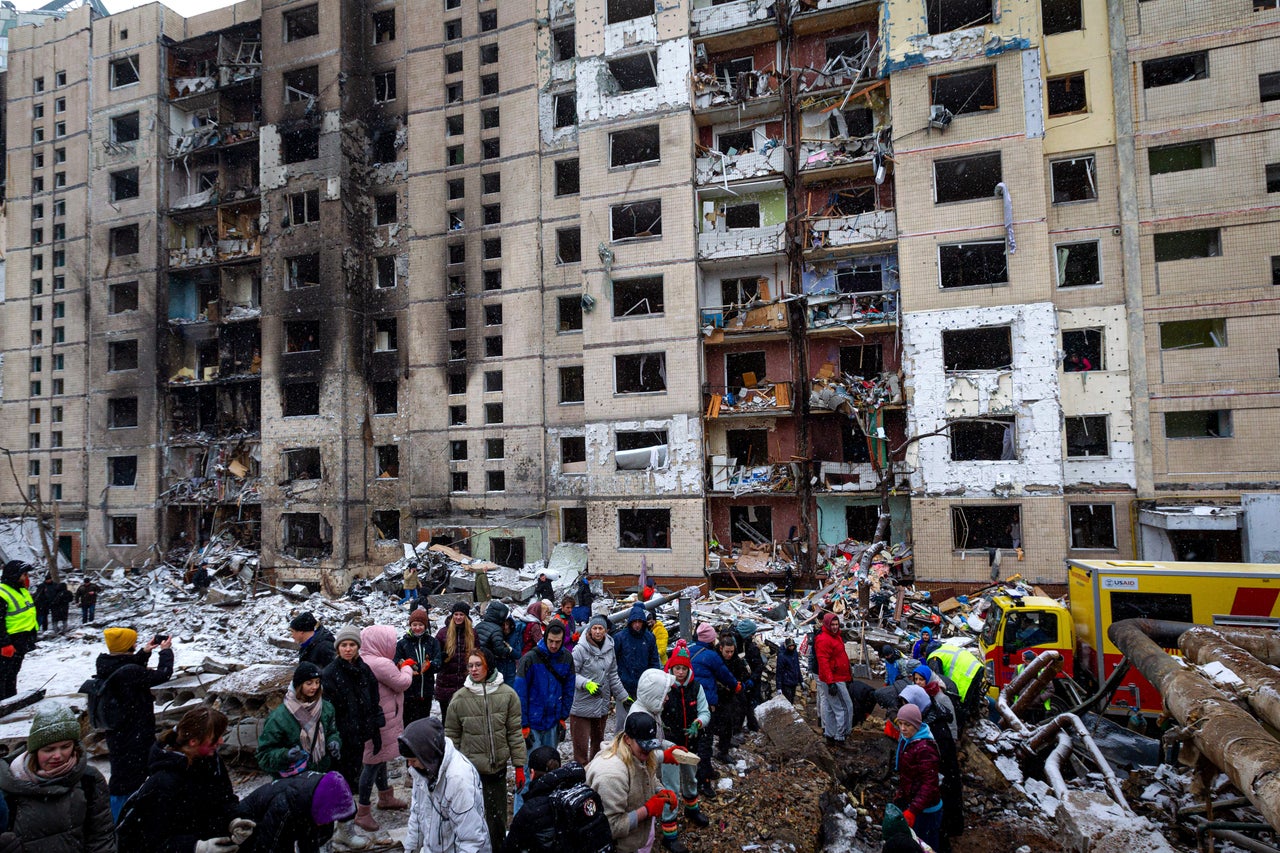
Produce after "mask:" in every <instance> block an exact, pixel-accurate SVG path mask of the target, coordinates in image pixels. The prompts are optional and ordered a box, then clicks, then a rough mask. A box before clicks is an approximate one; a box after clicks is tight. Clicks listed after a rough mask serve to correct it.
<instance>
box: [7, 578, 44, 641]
mask: <svg viewBox="0 0 1280 853" xmlns="http://www.w3.org/2000/svg"><path fill="white" fill-rule="evenodd" d="M0 600H2V601H4V610H5V614H4V629H5V631H7V632H8V634H9V636H10V637H12V636H13V635H14V634H21V633H22V632H23V631H34V630H36V603H35V601H33V600H32V598H31V590H29V589H14V588H13V587H11V586H9V585H8V584H0Z"/></svg>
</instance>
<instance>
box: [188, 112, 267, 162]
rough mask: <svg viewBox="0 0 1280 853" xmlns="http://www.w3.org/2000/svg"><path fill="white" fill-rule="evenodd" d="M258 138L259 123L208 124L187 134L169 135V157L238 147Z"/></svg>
mask: <svg viewBox="0 0 1280 853" xmlns="http://www.w3.org/2000/svg"><path fill="white" fill-rule="evenodd" d="M257 138H258V122H256V121H237V122H230V123H227V124H208V125H205V126H204V127H198V128H196V129H195V130H191V131H188V132H186V133H171V134H169V156H170V157H185V156H186V155H188V154H191V153H192V152H194V151H200V150H203V149H205V148H213V147H215V146H220V145H221V146H226V145H238V144H240V143H241V142H249V141H250V140H254V139H257Z"/></svg>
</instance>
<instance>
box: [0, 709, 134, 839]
mask: <svg viewBox="0 0 1280 853" xmlns="http://www.w3.org/2000/svg"><path fill="white" fill-rule="evenodd" d="M0 792H3V794H4V799H5V801H6V802H7V803H8V806H9V821H8V825H7V826H5V827H0V830H3V829H9V828H11V829H12V830H13V832H14V834H16V835H17V836H18V838H19V839H21V842H22V843H21V846H20V848H19V849H21V850H23V851H24V853H63V851H77V853H79V851H90V853H115V851H116V833H115V821H114V820H113V819H112V817H111V799H110V794H108V793H107V780H106V779H103V778H102V774H101V773H100V772H99V771H98V768H96V767H94V766H92V765H91V764H89V757H88V756H87V755H86V754H85V751H84V746H83V745H82V744H81V743H80V719H79V717H77V715H76V714H74V713H73V712H72V711H71V709H70V708H67V707H65V706H63V705H59V704H57V703H54V702H45V703H42V704H41V705H39V706H37V708H36V713H35V717H34V718H32V720H31V729H30V731H29V732H28V734H27V748H26V749H25V750H19V751H18V752H17V753H16V754H15V755H13V756H12V757H8V760H5V761H0Z"/></svg>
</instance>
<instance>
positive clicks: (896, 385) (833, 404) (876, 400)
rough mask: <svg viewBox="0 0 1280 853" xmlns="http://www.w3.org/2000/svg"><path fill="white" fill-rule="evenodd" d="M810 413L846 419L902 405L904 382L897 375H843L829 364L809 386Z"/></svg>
mask: <svg viewBox="0 0 1280 853" xmlns="http://www.w3.org/2000/svg"><path fill="white" fill-rule="evenodd" d="M809 388H810V391H809V410H810V411H812V412H815V413H818V412H821V411H829V412H836V413H838V414H842V415H844V416H846V417H850V418H852V417H856V416H857V415H858V414H860V413H870V412H875V411H878V410H880V409H887V408H897V407H899V406H901V405H902V402H903V400H902V382H901V380H899V379H898V374H896V373H878V374H876V375H874V376H871V377H867V378H864V377H861V376H850V375H849V374H847V373H845V374H841V373H840V371H839V368H837V367H836V365H834V364H832V363H830V362H828V363H826V364H824V365H822V367H821V368H820V369H819V370H818V375H817V376H816V377H815V378H814V380H813V382H812V383H811V384H810V386H809Z"/></svg>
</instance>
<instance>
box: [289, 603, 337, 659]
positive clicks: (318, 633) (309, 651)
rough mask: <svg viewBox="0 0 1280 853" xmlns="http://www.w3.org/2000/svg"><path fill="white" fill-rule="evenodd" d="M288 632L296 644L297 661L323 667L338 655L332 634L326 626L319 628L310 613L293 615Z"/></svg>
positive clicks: (318, 624)
mask: <svg viewBox="0 0 1280 853" xmlns="http://www.w3.org/2000/svg"><path fill="white" fill-rule="evenodd" d="M289 634H290V635H291V636H292V637H293V641H294V642H295V643H297V644H298V663H313V664H315V665H316V666H317V667H319V668H320V669H324V668H325V667H326V666H328V665H329V664H331V663H333V659H334V658H336V657H337V656H338V652H337V650H336V649H335V648H334V641H333V634H331V633H329V629H328V628H321V627H320V623H318V622H316V617H315V616H313V615H311V614H310V613H299V614H298V615H297V616H295V617H293V621H291V622H290V623H289Z"/></svg>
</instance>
